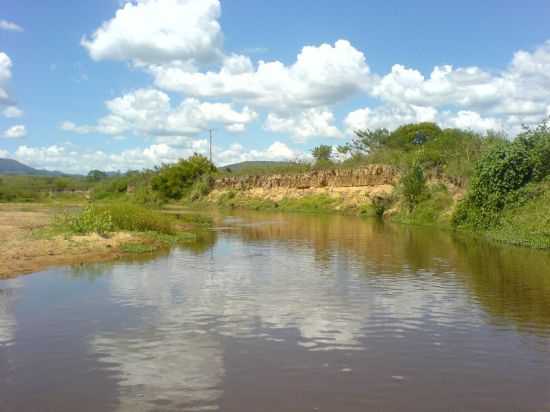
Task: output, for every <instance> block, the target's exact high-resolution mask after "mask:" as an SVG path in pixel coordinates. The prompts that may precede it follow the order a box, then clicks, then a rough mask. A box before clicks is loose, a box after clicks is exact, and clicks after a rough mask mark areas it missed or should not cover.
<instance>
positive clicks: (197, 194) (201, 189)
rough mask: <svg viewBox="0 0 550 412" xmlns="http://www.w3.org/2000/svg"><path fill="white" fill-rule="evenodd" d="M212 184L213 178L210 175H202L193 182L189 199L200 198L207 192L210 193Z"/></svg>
mask: <svg viewBox="0 0 550 412" xmlns="http://www.w3.org/2000/svg"><path fill="white" fill-rule="evenodd" d="M213 185H214V178H213V177H212V176H211V175H204V176H202V177H200V178H199V179H198V180H197V181H196V182H195V183H194V184H193V187H192V189H191V194H190V196H189V197H190V198H191V200H199V199H202V198H203V197H204V196H207V195H208V193H210V191H211V190H212V187H213Z"/></svg>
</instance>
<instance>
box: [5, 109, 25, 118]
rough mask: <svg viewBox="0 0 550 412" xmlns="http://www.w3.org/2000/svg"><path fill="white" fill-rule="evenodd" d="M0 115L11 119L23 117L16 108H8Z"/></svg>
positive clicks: (20, 111) (21, 111)
mask: <svg viewBox="0 0 550 412" xmlns="http://www.w3.org/2000/svg"><path fill="white" fill-rule="evenodd" d="M2 114H3V115H4V117H7V118H8V119H12V118H15V117H21V116H23V110H21V109H19V108H18V107H17V106H8V107H6V108H5V109H4V110H3V111H2Z"/></svg>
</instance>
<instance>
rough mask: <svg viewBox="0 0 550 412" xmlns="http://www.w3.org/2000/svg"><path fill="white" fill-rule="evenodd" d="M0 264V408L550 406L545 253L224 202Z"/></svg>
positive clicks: (549, 282)
mask: <svg viewBox="0 0 550 412" xmlns="http://www.w3.org/2000/svg"><path fill="white" fill-rule="evenodd" d="M195 246H196V247H194V248H191V249H177V250H174V251H172V252H171V253H170V254H169V255H167V256H161V257H157V258H155V259H151V260H150V261H147V262H134V263H131V262H126V263H117V264H112V265H94V266H86V267H79V268H78V269H71V268H66V269H56V270H51V271H47V272H43V273H37V274H34V275H30V276H26V277H20V278H17V279H13V280H7V281H0V410H1V411H79V412H82V411H111V410H112V411H142V410H143V411H187V410H190V411H191V410H193V411H194V410H220V411H238V412H248V411H250V412H261V411H278V412H280V411H423V412H425V411H445V410H452V411H499V412H501V411H550V253H548V252H540V251H533V250H528V249H519V248H510V247H502V246H495V245H491V244H487V243H484V242H481V241H476V240H473V239H466V238H457V237H454V236H452V235H451V234H448V233H444V232H438V231H434V230H428V229H421V228H407V227H401V226H391V225H383V224H378V223H377V222H375V221H364V220H359V219H355V218H350V217H338V216H336V217H308V216H302V215H274V214H269V215H261V214H236V215H232V216H226V217H224V218H222V219H220V224H219V228H218V230H217V232H216V234H215V236H213V237H212V239H210V241H209V242H207V243H203V244H198V245H195Z"/></svg>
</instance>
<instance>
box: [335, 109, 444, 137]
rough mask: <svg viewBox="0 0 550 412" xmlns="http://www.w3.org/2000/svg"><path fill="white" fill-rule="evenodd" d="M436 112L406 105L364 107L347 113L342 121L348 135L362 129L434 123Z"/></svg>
mask: <svg viewBox="0 0 550 412" xmlns="http://www.w3.org/2000/svg"><path fill="white" fill-rule="evenodd" d="M436 117H437V110H436V109H435V108H433V107H422V106H414V105H407V104H399V105H397V104H395V105H383V106H379V107H375V108H369V107H365V108H362V109H358V110H355V111H353V112H351V113H349V114H348V115H347V116H346V118H345V119H344V124H345V126H346V128H347V131H348V133H352V132H353V131H355V130H362V129H381V128H384V129H388V130H393V129H396V128H397V127H399V126H401V125H404V124H407V123H417V122H433V121H436Z"/></svg>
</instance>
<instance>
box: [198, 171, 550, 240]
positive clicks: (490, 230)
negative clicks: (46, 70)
mask: <svg viewBox="0 0 550 412" xmlns="http://www.w3.org/2000/svg"><path fill="white" fill-rule="evenodd" d="M248 181H250V179H248ZM466 193H467V188H465V187H462V186H459V185H455V184H454V183H452V182H450V181H449V180H448V179H446V178H444V177H440V178H437V177H434V176H432V177H429V178H428V179H427V180H426V186H425V189H424V191H423V193H422V194H421V195H420V196H419V197H418V199H417V201H416V203H415V205H414V207H413V208H409V207H408V205H407V202H406V200H405V199H404V196H403V191H402V188H401V187H400V184H399V183H394V184H390V183H382V184H378V185H372V186H357V187H352V186H348V187H330V186H326V187H309V188H296V187H286V188H285V187H276V188H265V187H249V186H247V187H245V188H243V189H241V190H238V189H235V188H234V186H233V187H230V188H223V187H218V188H214V190H212V191H211V192H210V194H209V195H208V196H207V197H205V198H204V199H203V200H202V201H201V202H195V203H194V204H195V207H197V206H198V205H200V206H201V207H204V206H205V204H206V205H210V206H214V207H220V208H223V209H248V210H256V211H279V212H298V213H314V214H315V213H326V214H333V213H336V214H344V215H355V216H362V217H365V218H381V219H383V220H386V221H391V222H395V223H400V224H408V225H417V226H431V227H436V228H439V229H444V230H453V231H457V232H462V233H468V234H471V235H474V236H476V237H481V238H485V239H487V240H490V241H494V242H499V243H506V244H513V245H517V246H523V247H530V248H536V249H550V217H549V216H550V182H548V181H543V182H540V183H536V184H533V185H531V186H529V187H528V188H527V190H526V194H524V195H523V197H522V198H521V199H519V200H518V201H516V202H509V204H508V205H507V207H505V208H504V209H503V212H502V216H501V221H500V223H499V224H497V225H494V226H491V227H487V228H479V227H478V228H472V227H456V226H453V216H454V214H455V212H456V209H457V207H458V205H459V204H460V202H461V201H462V200H463V199H464V197H465V195H466Z"/></svg>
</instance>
